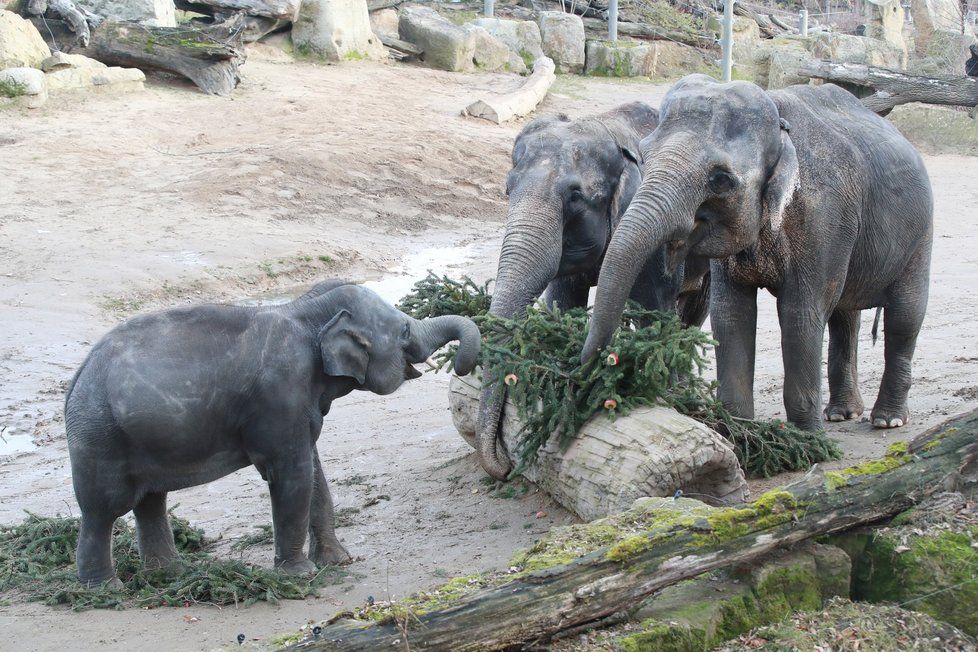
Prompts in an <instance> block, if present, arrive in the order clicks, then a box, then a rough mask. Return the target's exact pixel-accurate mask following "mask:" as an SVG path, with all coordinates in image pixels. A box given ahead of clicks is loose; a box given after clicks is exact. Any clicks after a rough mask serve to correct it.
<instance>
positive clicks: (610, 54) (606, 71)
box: [584, 41, 659, 77]
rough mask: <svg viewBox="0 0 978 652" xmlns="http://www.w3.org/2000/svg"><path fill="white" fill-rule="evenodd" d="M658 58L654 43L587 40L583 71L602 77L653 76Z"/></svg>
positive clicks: (657, 50)
mask: <svg viewBox="0 0 978 652" xmlns="http://www.w3.org/2000/svg"><path fill="white" fill-rule="evenodd" d="M658 59H659V48H658V47H656V44H655V43H644V42H638V41H588V42H587V59H586V61H585V65H584V72H585V73H586V74H588V75H598V76H603V77H654V76H655V71H656V65H657V63H658Z"/></svg>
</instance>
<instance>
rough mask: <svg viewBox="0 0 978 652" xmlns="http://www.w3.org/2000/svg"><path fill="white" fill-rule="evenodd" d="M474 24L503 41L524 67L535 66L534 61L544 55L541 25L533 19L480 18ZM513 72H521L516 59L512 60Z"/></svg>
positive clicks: (525, 68)
mask: <svg viewBox="0 0 978 652" xmlns="http://www.w3.org/2000/svg"><path fill="white" fill-rule="evenodd" d="M472 24H473V25H476V26H478V27H481V28H482V29H484V30H486V31H487V32H489V33H490V34H491V35H492V36H493V37H494V38H495V39H497V40H499V41H501V42H502V43H503V44H504V45H505V46H506V47H507V48H509V50H510V52H512V53H513V54H514V55H515V59H519V61H520V62H522V64H523V69H524V70H527V69H529V68H532V67H533V63H534V62H535V61H536V60H537V59H539V58H540V57H542V56H544V54H543V47H542V38H541V36H540V27H539V25H537V24H536V23H535V22H533V21H532V20H506V19H503V18H478V19H476V20H474V21H472ZM510 68H511V69H512V70H513V72H520V66H519V64H518V63H515V61H511V62H510Z"/></svg>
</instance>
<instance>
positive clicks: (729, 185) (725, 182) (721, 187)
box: [707, 168, 737, 195]
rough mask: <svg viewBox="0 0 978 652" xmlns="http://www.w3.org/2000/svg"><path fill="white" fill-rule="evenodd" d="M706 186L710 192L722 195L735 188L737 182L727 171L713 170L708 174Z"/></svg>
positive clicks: (721, 169)
mask: <svg viewBox="0 0 978 652" xmlns="http://www.w3.org/2000/svg"><path fill="white" fill-rule="evenodd" d="M707 186H708V187H709V188H710V192H712V193H714V194H717V195H723V194H726V193H728V192H730V191H731V190H733V189H734V188H736V187H737V180H736V179H735V178H734V177H733V175H732V174H730V172H728V171H727V170H724V169H723V168H714V169H713V171H712V172H711V173H710V179H709V181H708V182H707Z"/></svg>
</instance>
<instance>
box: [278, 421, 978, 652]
mask: <svg viewBox="0 0 978 652" xmlns="http://www.w3.org/2000/svg"><path fill="white" fill-rule="evenodd" d="M606 471H607V472H609V473H614V472H616V470H615V469H612V468H609V469H607V470H606ZM976 488H978V410H976V411H973V412H971V413H969V414H966V415H964V416H961V417H957V418H955V419H952V420H950V421H948V422H946V423H945V424H942V425H941V426H938V427H937V428H934V429H932V430H930V431H928V432H926V433H924V434H923V435H921V436H920V437H918V438H916V439H915V440H914V441H913V442H911V443H910V445H909V446H908V448H907V451H906V452H905V453H904V452H902V451H896V452H895V453H894V454H892V455H890V456H889V457H887V458H885V459H884V460H882V461H879V462H876V463H870V464H864V465H862V466H860V467H854V468H852V469H850V470H849V473H848V474H842V473H837V474H834V475H832V476H829V477H828V478H826V477H825V476H823V475H822V474H821V473H819V472H817V470H813V472H811V473H809V475H808V476H807V477H806V478H805V479H804V480H802V481H800V482H798V483H795V484H792V485H789V486H787V487H785V488H784V490H782V491H776V492H771V493H769V494H766V495H765V496H764V497H762V498H761V499H759V500H758V501H757V502H756V503H754V504H753V505H752V506H751V507H749V508H747V509H740V510H738V509H725V510H715V511H712V512H710V511H701V512H700V514H699V515H695V514H694V515H692V516H688V517H686V518H685V519H683V518H682V516H683V515H682V514H680V513H679V512H678V511H677V513H676V514H670V513H669V510H668V509H666V508H662V509H659V510H654V511H652V512H651V513H650V516H651V517H652V521H651V523H650V527H649V529H648V530H647V531H646V532H645V533H644V534H642V535H638V536H632V537H630V538H628V539H627V540H624V541H619V542H618V543H616V544H614V545H613V546H611V547H606V548H600V549H598V550H595V551H594V552H591V553H589V554H587V555H585V556H583V557H580V558H578V559H576V560H575V561H572V562H571V563H568V564H564V565H560V566H555V567H552V568H545V569H543V570H538V571H536V572H532V573H529V574H527V575H524V576H521V577H518V579H515V580H512V581H508V582H507V581H505V579H506V578H505V576H502V577H501V578H500V579H499V580H498V582H497V583H496V584H494V585H490V586H489V587H487V588H484V589H481V590H477V591H475V592H472V593H470V594H468V595H465V596H463V597H460V598H458V599H457V600H453V601H451V603H450V606H447V607H442V608H435V609H433V610H431V611H428V612H427V613H420V614H419V613H414V614H411V613H410V612H409V611H407V608H405V609H404V611H402V612H401V613H402V617H394V618H391V619H387V620H385V621H381V622H368V621H364V620H351V619H343V620H338V621H335V622H333V623H331V624H329V625H328V626H327V627H325V628H323V629H322V630H321V631H318V632H317V637H316V638H315V639H308V640H306V641H303V642H301V643H299V644H297V645H295V646H293V647H291V648H290V649H294V650H373V649H394V648H395V647H397V648H402V647H403V648H404V649H408V647H409V648H410V649H414V650H421V649H424V650H453V651H465V650H498V649H503V648H506V647H508V646H519V645H522V644H526V643H527V642H531V641H532V642H540V641H546V640H548V639H549V638H551V637H553V636H554V635H555V634H557V633H558V632H561V631H563V630H568V629H571V628H574V627H579V626H581V625H584V624H587V623H592V622H595V621H599V620H601V619H604V618H607V617H609V616H611V615H612V614H615V613H617V612H618V611H620V610H622V609H625V608H628V607H629V606H630V605H634V604H637V603H638V601H640V600H642V599H643V598H645V597H647V596H648V595H650V594H652V593H654V592H655V591H658V590H659V589H662V588H664V587H666V586H669V585H672V584H676V583H677V582H680V581H683V580H686V579H689V578H692V577H695V576H697V575H700V574H702V573H705V572H707V571H711V570H714V569H717V568H722V567H727V566H731V565H735V564H740V563H744V562H750V561H752V560H754V559H757V558H758V557H760V556H762V555H765V554H767V553H769V552H771V551H772V550H774V549H776V548H782V547H787V546H791V545H794V544H797V543H799V542H801V541H805V540H808V539H812V538H814V537H818V536H822V535H827V534H832V533H836V532H840V531H844V530H847V529H850V528H853V527H855V526H859V525H862V524H868V523H874V522H879V521H883V520H886V519H889V518H892V517H893V516H895V515H896V514H898V513H900V512H902V511H904V510H906V509H908V508H910V507H912V506H914V505H915V504H917V503H919V502H920V501H921V500H923V499H924V498H926V497H927V496H929V495H931V494H933V493H935V492H937V491H954V490H957V491H963V492H974V491H975V490H976ZM647 500H648V501H653V500H657V501H660V504H661V502H662V501H663V499H647ZM666 502H668V501H666ZM704 509H706V508H705V506H704ZM397 613H398V612H397V611H395V614H397Z"/></svg>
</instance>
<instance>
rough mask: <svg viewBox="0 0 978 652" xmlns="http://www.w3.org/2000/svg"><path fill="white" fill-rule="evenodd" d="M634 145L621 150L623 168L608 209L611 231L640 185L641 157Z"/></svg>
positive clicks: (620, 145)
mask: <svg viewBox="0 0 978 652" xmlns="http://www.w3.org/2000/svg"><path fill="white" fill-rule="evenodd" d="M636 145H637V143H636V144H635V145H628V144H626V145H622V144H619V145H618V147H619V149H620V150H621V155H622V159H623V160H624V163H625V164H624V166H623V167H622V170H621V175H620V176H619V177H618V183H617V184H616V185H615V194H614V195H612V197H611V206H610V207H609V208H608V212H609V213H610V215H609V217H610V221H611V228H612V230H613V229H614V228H616V227H617V226H618V222H619V220H621V217H622V215H624V214H625V210H626V209H627V208H628V205H629V204H630V203H632V197H634V196H635V193H636V192H638V187H639V186H640V185H642V155H641V154H640V153H639V151H640V150H639V148H638V147H637V146H636Z"/></svg>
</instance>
